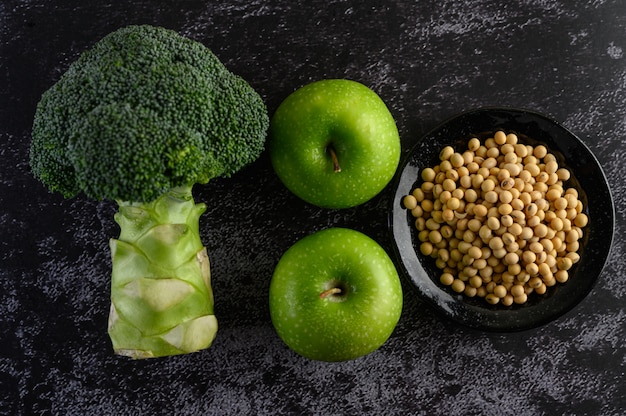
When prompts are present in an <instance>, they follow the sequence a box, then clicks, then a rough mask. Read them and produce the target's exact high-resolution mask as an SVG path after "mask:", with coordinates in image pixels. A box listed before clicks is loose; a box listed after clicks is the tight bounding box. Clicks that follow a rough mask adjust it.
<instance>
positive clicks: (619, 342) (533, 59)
mask: <svg viewBox="0 0 626 416" xmlns="http://www.w3.org/2000/svg"><path fill="white" fill-rule="evenodd" d="M131 23H151V24H155V25H162V26H166V27H169V28H172V29H175V30H177V31H179V32H180V33H182V34H184V35H187V36H189V37H192V38H194V39H196V40H199V41H201V42H203V43H204V44H205V45H207V46H208V47H210V48H211V49H212V50H213V51H214V52H215V53H216V54H217V55H218V57H219V58H220V59H221V60H222V61H223V62H224V63H225V64H226V65H227V66H228V67H229V68H230V69H231V70H233V71H234V72H236V73H238V74H240V75H241V76H243V77H244V78H246V79H247V80H248V81H249V82H250V84H252V85H253V87H255V88H256V89H257V91H258V92H259V93H260V94H261V96H262V97H263V98H264V100H265V101H266V103H267V106H268V109H269V111H270V112H273V110H274V109H275V108H276V107H277V106H278V104H279V103H280V102H281V101H282V99H284V98H285V97H286V96H287V95H288V94H289V93H290V92H292V91H293V90H295V89H296V88H298V87H299V86H302V85H304V84H306V83H308V82H310V81H314V80H318V79H322V78H351V79H354V80H358V81H360V82H362V83H364V84H366V85H368V86H370V87H371V88H373V89H374V90H375V91H376V92H378V93H379V94H380V96H381V97H382V98H383V99H384V100H385V101H386V103H387V104H388V106H389V108H390V110H391V112H392V114H393V115H394V117H395V118H396V120H397V124H398V128H399V130H400V134H401V138H402V146H403V151H404V152H405V153H406V152H407V151H408V150H409V149H410V148H411V146H412V144H413V143H415V141H416V140H417V139H418V138H419V137H420V136H421V135H423V134H425V133H426V132H427V131H428V130H430V129H431V128H433V127H435V126H436V125H437V124H438V123H439V122H441V121H443V120H445V119H446V118H448V117H450V116H452V115H454V114H456V113H459V112H461V111H465V110H469V109H472V108H475V107H481V106H512V107H523V108H528V109H531V110H535V111H538V112H541V113H544V114H547V115H549V116H551V117H553V118H555V119H556V120H558V121H560V122H561V123H562V124H564V125H565V126H566V127H567V128H569V129H570V130H571V131H572V132H574V133H575V134H576V135H578V136H579V137H580V138H581V139H582V140H583V141H584V142H585V143H586V144H587V145H588V146H589V148H590V149H591V150H592V151H593V152H594V153H595V155H596V156H597V158H598V160H599V161H600V163H601V165H602V166H603V169H604V170H605V173H606V175H607V176H608V178H609V182H610V186H611V189H612V192H613V196H614V199H615V202H616V204H615V208H616V218H617V225H616V239H615V244H614V247H613V252H612V255H611V257H610V258H609V260H608V263H607V266H606V268H605V270H604V272H603V273H602V275H601V276H600V278H599V280H598V283H597V285H596V287H595V289H594V290H593V291H592V292H591V294H590V295H589V296H588V297H587V298H586V299H585V300H584V301H583V302H582V303H581V304H580V305H579V306H578V307H577V308H576V309H574V310H573V311H571V312H569V313H568V314H566V315H565V316H563V317H562V318H559V319H558V320H556V321H554V322H552V323H550V324H547V325H545V326H543V327H541V328H538V329H536V330H531V331H526V332H520V333H514V334H493V333H483V332H477V331H472V330H469V329H465V328H462V327H459V326H457V325H455V324H454V323H452V322H448V321H446V320H444V319H442V318H441V317H440V316H439V315H438V314H437V313H436V312H435V311H434V310H432V309H431V308H430V307H428V306H427V305H426V304H425V303H424V302H422V301H421V300H419V299H417V298H416V297H415V293H414V292H412V291H411V288H410V287H409V285H408V284H407V282H406V281H405V282H404V283H405V285H404V288H405V306H404V311H403V315H402V319H401V321H400V323H399V325H398V327H397V329H396V331H395V333H394V334H393V336H392V337H391V339H390V340H389V341H388V342H387V343H386V344H385V345H384V346H383V347H382V348H381V349H380V350H378V351H376V352H375V353H373V354H371V355H368V356H366V357H363V358H361V359H358V360H355V361H351V362H345V363H337V364H328V363H320V362H314V361H310V360H306V359H304V358H301V357H299V356H297V355H295V354H294V353H292V352H291V351H290V350H289V349H287V347H286V346H285V345H284V344H283V343H282V342H281V341H280V339H278V337H277V335H276V333H275V332H274V330H273V328H272V325H271V322H270V319H269V312H268V305H267V293H268V287H269V279H270V277H271V274H272V270H273V267H274V266H275V264H276V262H277V261H278V258H279V257H280V255H281V254H282V253H283V252H284V251H285V250H286V249H287V248H288V247H289V246H290V245H291V244H293V243H294V242H295V241H296V240H298V239H299V238H302V237H304V236H305V235H307V234H309V233H311V232H313V231H315V230H319V229H322V228H326V227H330V226H343V227H350V228H354V229H357V230H360V231H362V232H365V233H366V234H368V235H370V236H371V237H373V238H375V239H376V240H377V241H379V242H380V243H381V244H382V245H383V247H385V248H386V249H387V250H390V248H391V242H390V238H389V234H388V231H387V211H388V201H387V199H388V198H389V196H390V194H391V192H390V190H389V189H386V190H385V191H384V192H383V193H382V194H381V195H379V196H378V197H377V198H375V199H373V200H372V201H370V202H368V203H366V204H364V205H363V206H360V207H357V208H354V209H349V210H344V211H333V210H323V209H318V208H315V207H312V206H309V205H307V204H305V203H303V202H301V201H299V200H298V199H297V198H296V197H294V196H292V195H291V194H289V193H288V191H286V189H285V188H284V187H283V186H282V185H281V184H280V182H279V180H278V179H277V177H276V176H275V175H274V174H273V171H272V169H271V165H270V163H269V158H268V157H267V154H264V155H263V156H262V157H261V159H260V160H258V161H257V162H256V163H254V164H253V165H251V166H249V167H248V168H246V169H245V170H243V171H242V172H240V173H238V174H237V175H235V176H234V177H233V178H230V179H219V180H215V181H213V182H211V183H209V184H207V185H205V186H197V187H196V188H195V196H196V199H197V200H198V201H204V202H206V203H207V205H208V209H207V212H206V214H205V215H204V216H203V217H202V218H201V232H202V239H203V242H204V243H205V245H206V246H207V248H208V250H209V254H210V257H211V262H212V270H213V288H214V292H215V296H216V304H215V306H216V313H217V316H218V319H219V323H220V331H219V333H218V336H217V339H216V341H215V343H214V345H213V346H212V348H210V349H209V350H206V351H203V352H200V353H196V354H191V355H186V356H179V357H171V358H165V359H156V360H148V361H140V362H133V361H129V360H127V359H124V358H121V357H116V356H114V355H113V354H112V351H111V347H110V343H109V339H108V336H107V333H106V324H107V316H108V305H109V299H108V297H109V274H110V266H111V265H110V258H109V251H108V239H109V238H111V237H115V236H116V235H117V233H118V229H117V226H116V224H115V223H114V222H113V214H114V212H115V206H114V204H113V203H111V202H110V201H103V202H93V201H89V200H87V199H85V198H82V197H79V198H77V199H74V200H64V199H63V198H62V197H60V196H59V195H53V194H49V193H48V192H47V191H46V190H45V189H44V188H43V186H42V185H41V184H39V183H38V182H37V181H36V180H34V179H33V177H32V176H31V175H30V173H29V167H28V144H29V141H30V126H31V123H32V116H33V113H34V109H35V105H36V103H37V100H38V98H39V96H40V95H41V93H42V92H43V91H44V90H45V89H47V88H48V87H50V86H51V85H52V83H53V82H54V81H56V80H57V79H58V77H59V76H60V74H61V73H62V72H63V71H65V69H66V68H67V66H68V65H69V63H70V62H72V61H73V60H74V59H76V57H77V56H78V54H79V53H80V52H81V51H83V50H84V49H86V48H87V47H89V46H90V45H92V44H93V43H94V42H95V41H96V40H98V39H99V38H101V37H102V36H104V35H105V34H106V33H108V32H110V31H112V30H115V29H117V28H118V27H120V26H124V25H127V24H131ZM625 96H626V8H625V7H624V4H623V2H622V1H621V0H594V1H582V0H575V1H565V0H521V1H516V2H509V1H497V0H472V1H451V0H444V1H435V0H427V1H424V0H420V1H386V2H382V1H381V2H377V1H363V2H357V1H310V2H293V1H284V2H281V1H260V0H255V1H250V2H245V1H244V2H241V1H225V2H205V1H184V2H171V1H160V0H156V1H147V0H140V1H133V2H113V1H107V0H105V1H103V2H95V3H94V2H84V1H79V0H66V1H44V0H3V1H2V3H0V159H1V163H0V236H1V237H0V288H1V290H0V345H1V348H0V414H2V415H89V414H93V415H156V414H168V415H170V414H171V415H174V414H176V415H199V414H216V415H236V414H242V415H248V414H272V415H281V414H293V415H306V414H316V415H356V414H367V415H369V414H372V415H379V414H414V415H450V416H461V415H483V416H492V415H493V416H501V415H515V416H522V415H529V416H530V415H533V416H534V415H590V416H591V415H594V416H595V415H602V416H618V415H624V414H626V306H625V305H626V284H624V278H625V277H626V260H625V259H626V252H625V249H626V240H625V239H624V235H625V232H626V218H625V217H626V209H625V205H624V202H623V201H624V199H625V197H626V195H625V193H626V183H625V181H624V160H626V99H624V97H625Z"/></svg>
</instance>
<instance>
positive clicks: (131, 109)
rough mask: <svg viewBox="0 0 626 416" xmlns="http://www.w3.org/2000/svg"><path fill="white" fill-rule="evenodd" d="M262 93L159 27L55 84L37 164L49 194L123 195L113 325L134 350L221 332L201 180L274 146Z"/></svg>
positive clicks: (84, 61)
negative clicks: (197, 192)
mask: <svg viewBox="0 0 626 416" xmlns="http://www.w3.org/2000/svg"><path fill="white" fill-rule="evenodd" d="M268 124H269V117H268V115H267V110H266V107H265V105H264V103H263V101H262V99H261V97H260V96H259V95H258V94H257V93H256V92H255V91H254V90H253V89H252V87H251V86H250V85H249V84H248V83H246V82H245V81H244V80H243V79H242V78H240V77H238V76H236V75H234V74H232V73H231V72H229V71H228V70H227V69H226V68H225V67H224V65H223V64H222V63H221V62H220V61H219V60H218V59H217V58H216V56H215V55H214V54H213V53H212V52H211V51H210V50H209V49H207V48H206V47H205V46H203V45H202V44H200V43H198V42H195V41H193V40H190V39H187V38H184V37H182V36H180V35H178V34H177V33H176V32H174V31H171V30H167V29H164V28H157V27H153V26H130V27H126V28H122V29H119V30H117V31H115V32H113V33H111V34H109V35H108V36H106V37H104V38H103V39H102V40H100V41H99V42H97V43H96V44H95V45H94V46H93V48H91V49H90V50H88V51H86V52H84V53H83V54H82V55H81V56H80V57H79V58H78V59H77V61H76V62H74V63H73V64H72V65H71V66H70V67H69V69H68V70H67V72H66V73H65V74H64V75H62V76H61V78H60V79H59V81H58V82H57V83H56V84H55V85H53V86H52V87H51V88H50V89H49V90H47V91H46V92H44V94H43V95H42V97H41V100H40V102H39V104H38V106H37V109H36V112H35V117H34V121H33V130H32V142H31V148H30V163H31V169H32V171H33V173H34V175H35V177H36V178H37V179H39V180H40V181H41V182H43V183H44V184H45V185H46V186H47V187H48V188H49V189H50V190H52V191H57V192H60V193H62V194H63V195H64V196H65V197H68V198H69V197H73V196H76V195H77V194H79V193H81V192H82V193H84V194H85V195H87V196H88V197H91V198H94V199H97V200H100V199H111V200H115V201H117V203H118V205H119V211H118V212H117V213H116V214H115V221H116V222H117V223H118V224H119V226H120V236H119V238H117V239H111V241H110V247H111V259H112V273H111V310H110V314H109V324H108V332H109V336H110V338H111V341H112V344H113V349H114V350H115V352H116V353H117V354H121V355H126V356H129V357H133V358H147V357H159V356H167V355H174V354H184V353H189V352H194V351H198V350H201V349H204V348H207V347H208V346H210V345H211V343H212V342H213V339H214V337H215V336H216V332H217V319H216V318H215V315H214V311H213V292H212V289H211V283H210V267H209V258H208V254H207V251H206V248H205V247H204V246H203V245H202V242H201V240H200V235H199V217H200V215H201V214H202V213H203V212H204V211H205V209H206V205H205V204H196V203H195V202H194V200H193V196H192V192H191V191H192V187H193V185H194V184H196V183H206V182H207V181H209V180H210V179H212V178H215V177H218V176H224V177H228V176H230V175H232V174H233V173H235V172H236V171H238V170H239V169H240V168H242V167H243V166H244V165H246V164H248V163H250V162H252V161H254V160H255V159H256V158H257V157H258V156H259V155H260V154H261V152H262V151H263V149H264V144H265V138H266V133H267V127H268Z"/></svg>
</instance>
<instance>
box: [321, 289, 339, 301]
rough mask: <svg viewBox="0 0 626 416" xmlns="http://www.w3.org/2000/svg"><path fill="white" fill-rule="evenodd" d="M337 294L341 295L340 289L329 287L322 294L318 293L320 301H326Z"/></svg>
mask: <svg viewBox="0 0 626 416" xmlns="http://www.w3.org/2000/svg"><path fill="white" fill-rule="evenodd" d="M338 293H341V289H340V288H338V287H331V288H330V289H328V290H325V291H323V292H322V293H320V299H326V298H327V297H329V296H332V295H336V294H338Z"/></svg>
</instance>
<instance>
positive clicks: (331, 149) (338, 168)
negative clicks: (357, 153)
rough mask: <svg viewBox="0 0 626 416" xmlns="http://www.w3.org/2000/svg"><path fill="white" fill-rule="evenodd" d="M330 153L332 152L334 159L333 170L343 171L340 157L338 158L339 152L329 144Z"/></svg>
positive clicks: (331, 155) (331, 156)
mask: <svg viewBox="0 0 626 416" xmlns="http://www.w3.org/2000/svg"><path fill="white" fill-rule="evenodd" d="M328 153H330V158H331V159H332V161H333V170H334V171H335V172H341V166H339V159H337V153H336V152H335V149H334V148H333V147H332V146H328Z"/></svg>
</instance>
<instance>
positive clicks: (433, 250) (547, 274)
mask: <svg viewBox="0 0 626 416" xmlns="http://www.w3.org/2000/svg"><path fill="white" fill-rule="evenodd" d="M439 159H440V163H439V164H438V165H436V166H433V167H427V168H424V169H423V170H422V171H421V178H422V180H423V182H422V183H421V185H420V186H419V187H417V188H415V189H414V190H413V191H412V192H411V194H409V195H406V196H405V197H404V198H403V204H404V207H405V208H406V209H407V210H410V211H411V214H412V215H413V217H414V218H415V227H416V228H417V230H418V238H419V241H420V251H421V252H422V254H424V255H426V256H431V257H433V258H434V259H435V262H436V265H437V267H438V268H439V269H440V270H441V271H442V273H441V275H440V282H441V283H442V284H443V285H445V286H449V287H450V288H451V289H452V290H453V291H454V292H456V293H463V294H464V295H466V296H468V297H480V298H483V299H484V300H485V301H486V302H488V303H489V304H492V305H495V304H502V305H505V306H510V305H513V304H514V303H515V304H523V303H525V302H527V300H528V297H529V296H531V294H532V293H537V294H539V295H543V294H545V293H546V291H547V288H548V287H551V286H554V285H556V284H557V283H564V282H566V281H567V280H568V279H569V270H570V269H571V268H572V266H573V265H574V264H575V263H577V262H578V261H579V260H580V256H579V254H578V249H579V245H580V242H579V240H580V239H581V238H582V237H583V229H584V227H586V226H587V223H588V217H587V215H586V214H585V213H584V212H583V211H584V206H583V203H582V201H581V200H580V198H579V194H578V191H577V190H576V189H575V188H573V187H569V188H566V187H565V185H564V184H565V183H566V182H567V181H568V180H569V179H570V172H569V170H567V168H565V167H562V166H559V163H558V161H557V158H556V157H555V156H554V154H552V153H550V152H549V150H548V149H547V148H546V146H544V145H541V144H540V145H535V146H531V145H528V144H522V143H519V142H518V137H517V135H516V134H514V133H509V134H506V133H505V132H504V131H502V130H498V131H496V132H495V133H494V134H493V135H492V136H491V135H490V136H489V137H488V138H486V139H484V143H482V142H481V140H480V139H478V138H476V137H473V138H471V139H470V140H469V141H468V143H467V150H465V151H463V153H460V152H457V151H455V149H454V148H453V147H451V146H446V147H445V148H443V149H442V150H441V153H440V154H439Z"/></svg>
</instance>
